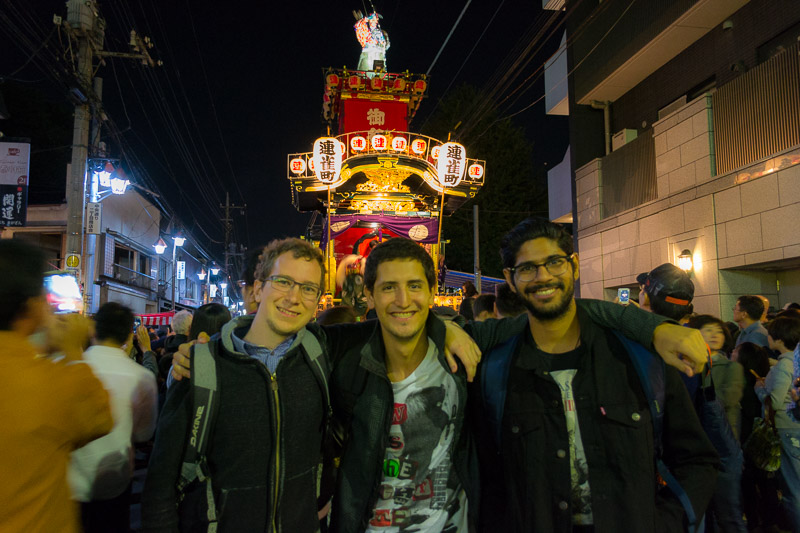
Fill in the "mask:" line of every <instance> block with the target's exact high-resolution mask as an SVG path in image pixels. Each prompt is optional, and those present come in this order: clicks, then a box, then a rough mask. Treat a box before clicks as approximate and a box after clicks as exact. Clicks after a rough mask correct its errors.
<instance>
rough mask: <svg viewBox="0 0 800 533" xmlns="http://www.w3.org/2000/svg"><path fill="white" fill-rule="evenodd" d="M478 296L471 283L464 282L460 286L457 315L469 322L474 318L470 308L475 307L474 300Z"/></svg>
mask: <svg viewBox="0 0 800 533" xmlns="http://www.w3.org/2000/svg"><path fill="white" fill-rule="evenodd" d="M477 296H478V289H476V288H475V284H474V283H472V282H471V281H469V280H468V281H465V282H464V283H463V284H462V285H461V297H462V299H461V305H460V306H459V308H458V314H459V315H461V316H463V317H464V320H465V321H467V322H468V321H470V320H472V319H473V318H474V316H475V314H474V313H473V311H472V307H473V306H474V305H475V298H476V297H477Z"/></svg>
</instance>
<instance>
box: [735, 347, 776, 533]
mask: <svg viewBox="0 0 800 533" xmlns="http://www.w3.org/2000/svg"><path fill="white" fill-rule="evenodd" d="M731 359H732V360H733V361H736V362H738V363H739V364H741V365H742V368H743V369H744V379H745V386H744V391H743V395H742V400H741V406H742V431H741V442H742V444H744V443H745V442H747V439H748V438H749V437H750V433H752V431H753V421H754V420H755V419H756V418H761V417H762V409H763V406H762V405H761V400H759V399H758V396H756V392H755V390H754V389H755V385H756V382H757V381H758V380H759V379H763V378H764V376H766V375H767V373H768V372H769V368H770V366H769V351H768V349H767V348H765V347H764V346H759V345H758V344H753V343H752V342H743V343H742V344H740V345H739V346H737V347H736V348H735V349H734V350H733V353H732V354H731ZM742 510H743V511H744V515H745V517H746V518H747V529H748V530H749V531H755V530H757V528H760V531H772V530H775V529H776V528H777V523H778V513H779V502H778V483H777V477H776V476H774V475H772V474H771V473H767V472H765V471H763V470H761V469H760V468H758V467H756V466H755V465H754V464H753V462H752V461H751V460H750V458H749V457H747V456H745V460H744V471H743V472H742Z"/></svg>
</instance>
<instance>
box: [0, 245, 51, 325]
mask: <svg viewBox="0 0 800 533" xmlns="http://www.w3.org/2000/svg"><path fill="white" fill-rule="evenodd" d="M44 270H45V258H44V254H43V253H42V251H41V250H40V249H38V248H36V247H34V246H32V245H31V244H28V243H26V242H23V241H21V240H18V239H1V240H0V330H10V329H11V326H12V324H13V323H14V321H15V320H17V319H18V318H21V316H22V314H23V313H25V311H26V308H27V305H28V302H29V300H30V299H31V298H36V297H37V296H41V295H42V293H43V292H44V288H43V285H44Z"/></svg>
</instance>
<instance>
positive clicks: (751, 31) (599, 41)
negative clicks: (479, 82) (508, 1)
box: [545, 0, 800, 320]
mask: <svg viewBox="0 0 800 533" xmlns="http://www.w3.org/2000/svg"><path fill="white" fill-rule="evenodd" d="M550 3H551V4H553V3H554V2H552V1H551V2H550ZM551 7H555V8H563V9H565V10H566V12H567V14H568V15H567V23H566V25H567V30H566V41H565V42H566V43H569V44H568V46H566V52H567V53H566V54H561V55H560V56H554V58H553V59H552V60H551V61H552V62H553V63H557V62H563V63H566V67H564V66H563V65H562V66H561V67H553V68H549V69H548V70H547V71H546V82H545V84H546V86H547V89H548V94H547V107H548V110H549V112H551V113H554V114H565V113H566V114H568V115H569V122H570V148H569V150H568V151H567V155H566V158H565V161H564V163H562V165H559V167H556V168H554V169H553V170H551V171H550V176H549V178H550V180H549V182H550V185H551V189H550V197H551V213H550V216H551V219H554V220H559V221H565V220H572V221H573V223H574V229H575V235H576V244H577V249H578V251H579V253H580V257H581V265H582V269H581V282H580V291H581V295H582V296H584V297H593V298H604V299H612V298H613V297H614V296H616V291H617V288H620V287H630V288H631V289H633V290H635V292H634V294H635V293H636V292H638V285H637V284H636V281H635V278H636V275H637V274H639V273H641V272H646V271H649V270H651V269H652V268H654V267H656V266H658V265H659V264H662V263H664V262H673V263H676V264H677V258H678V256H679V255H681V253H682V252H683V251H684V250H688V251H689V252H690V254H691V256H692V258H693V264H694V267H693V271H692V273H691V275H692V279H693V281H694V283H695V300H694V303H695V310H696V311H697V312H702V313H711V314H714V315H717V316H720V317H722V318H723V319H724V320H731V318H732V311H731V310H732V307H733V305H734V303H735V301H736V298H737V297H738V296H739V295H742V294H763V295H765V296H767V297H768V298H769V299H770V304H771V306H774V307H776V308H780V307H781V306H783V305H784V304H785V303H787V302H791V301H800V268H798V267H800V231H797V229H796V226H795V224H796V222H795V221H796V220H798V219H800V56H799V55H798V53H799V52H800V47H799V45H798V39H799V38H800V3H798V2H796V1H792V0H751V1H747V0H677V1H673V2H660V1H656V0H640V1H639V2H614V1H611V2H599V3H597V2H574V1H571V0H567V1H566V3H565V4H564V3H563V2H562V3H561V5H558V3H557V2H556V3H554V5H553V6H551ZM559 69H560V70H559ZM565 71H566V72H569V74H568V75H566V74H564V72H565ZM559 72H560V74H559ZM566 80H568V83H565V81H566ZM565 195H568V197H569V198H571V199H572V205H571V206H567V205H565V203H564V201H563V199H564V196H565Z"/></svg>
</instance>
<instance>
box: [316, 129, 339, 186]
mask: <svg viewBox="0 0 800 533" xmlns="http://www.w3.org/2000/svg"><path fill="white" fill-rule="evenodd" d="M339 144H340V142H339V141H338V140H337V139H334V138H333V137H320V138H319V139H317V140H316V141H314V157H313V159H314V173H315V174H316V175H317V179H318V180H319V181H321V182H322V183H333V182H335V181H336V180H338V179H339V173H340V172H341V171H342V157H341V155H340V150H341V148H340V146H339Z"/></svg>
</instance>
